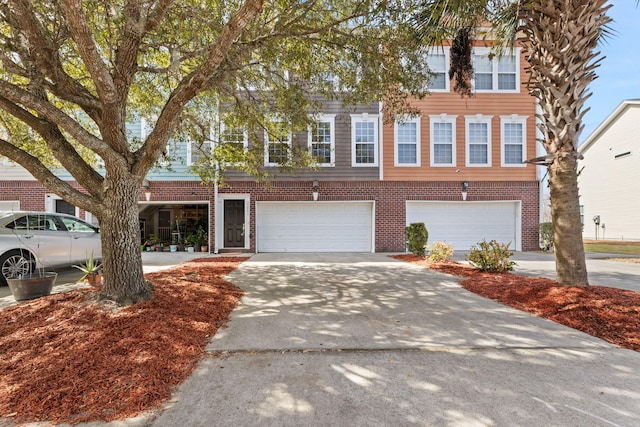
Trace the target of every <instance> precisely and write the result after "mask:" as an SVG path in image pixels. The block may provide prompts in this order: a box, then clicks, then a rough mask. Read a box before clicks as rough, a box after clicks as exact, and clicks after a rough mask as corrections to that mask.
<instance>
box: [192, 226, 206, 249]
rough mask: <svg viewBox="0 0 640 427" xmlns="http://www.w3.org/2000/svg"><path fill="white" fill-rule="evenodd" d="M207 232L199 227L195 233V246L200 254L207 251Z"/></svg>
mask: <svg viewBox="0 0 640 427" xmlns="http://www.w3.org/2000/svg"><path fill="white" fill-rule="evenodd" d="M206 242H207V232H206V231H205V230H204V228H203V227H202V226H201V225H199V226H198V228H197V229H196V232H195V245H196V248H198V249H199V250H200V251H202V252H206V251H207V250H208V247H207V243H206Z"/></svg>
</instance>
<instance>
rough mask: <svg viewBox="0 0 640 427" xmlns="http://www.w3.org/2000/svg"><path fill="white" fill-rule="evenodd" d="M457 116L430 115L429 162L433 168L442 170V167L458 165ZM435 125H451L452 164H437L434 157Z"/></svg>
mask: <svg viewBox="0 0 640 427" xmlns="http://www.w3.org/2000/svg"><path fill="white" fill-rule="evenodd" d="M457 117H458V116H457V115H449V114H438V115H430V116H429V151H430V154H429V160H430V165H431V166H432V167H436V168H440V167H452V166H455V165H456V118H457ZM435 123H451V139H452V141H451V144H452V149H451V163H435V162H434V159H433V156H434V145H435V141H434V135H433V125H434V124H435Z"/></svg>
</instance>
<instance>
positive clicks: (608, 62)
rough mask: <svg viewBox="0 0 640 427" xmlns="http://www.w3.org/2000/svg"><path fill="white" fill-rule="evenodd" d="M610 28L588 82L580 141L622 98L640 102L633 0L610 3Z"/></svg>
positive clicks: (638, 24)
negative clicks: (592, 74)
mask: <svg viewBox="0 0 640 427" xmlns="http://www.w3.org/2000/svg"><path fill="white" fill-rule="evenodd" d="M610 3H611V4H613V7H612V8H611V9H609V16H610V17H611V18H613V22H612V23H611V24H610V25H609V27H610V28H611V29H612V30H613V34H612V35H611V36H610V37H608V38H607V39H606V40H604V41H603V42H601V45H600V46H599V50H601V51H602V53H603V55H604V56H606V58H605V59H603V60H602V62H601V63H600V64H601V65H600V67H599V68H597V69H596V74H597V75H598V78H597V79H596V80H595V81H593V83H591V85H590V86H589V89H590V91H591V92H593V95H592V96H591V98H590V99H589V100H588V101H587V104H586V107H590V108H591V110H589V111H588V112H587V114H586V115H585V117H584V120H583V124H584V130H583V131H582V134H581V135H580V141H581V142H582V141H584V140H585V139H586V138H587V137H588V136H589V135H591V133H592V132H593V131H594V130H595V129H596V128H597V127H598V126H599V125H600V124H601V123H602V122H603V121H604V120H605V119H606V118H607V117H608V116H609V115H610V114H611V113H612V112H613V111H614V110H615V109H616V108H617V107H618V105H620V103H621V102H622V101H624V100H625V99H640V5H638V4H636V0H612V1H610Z"/></svg>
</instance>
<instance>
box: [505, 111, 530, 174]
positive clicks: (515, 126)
mask: <svg viewBox="0 0 640 427" xmlns="http://www.w3.org/2000/svg"><path fill="white" fill-rule="evenodd" d="M500 134H501V136H500V140H501V146H502V166H520V167H524V166H526V165H525V164H524V163H523V162H524V161H525V154H526V152H527V117H526V116H518V115H515V114H514V115H511V116H502V117H500Z"/></svg>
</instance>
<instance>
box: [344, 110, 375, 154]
mask: <svg viewBox="0 0 640 427" xmlns="http://www.w3.org/2000/svg"><path fill="white" fill-rule="evenodd" d="M351 142H352V143H351V162H352V165H353V166H378V116H377V115H371V114H367V113H363V114H352V115H351Z"/></svg>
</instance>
